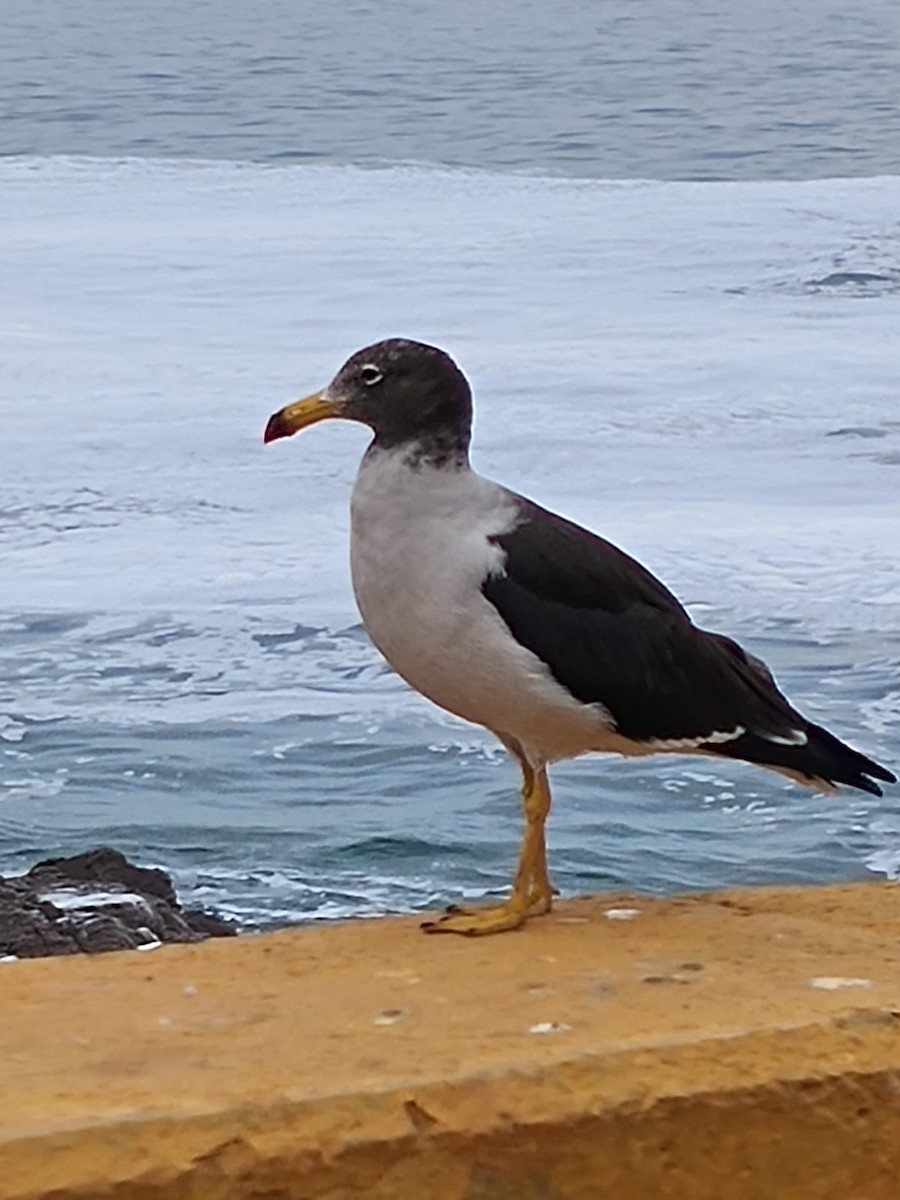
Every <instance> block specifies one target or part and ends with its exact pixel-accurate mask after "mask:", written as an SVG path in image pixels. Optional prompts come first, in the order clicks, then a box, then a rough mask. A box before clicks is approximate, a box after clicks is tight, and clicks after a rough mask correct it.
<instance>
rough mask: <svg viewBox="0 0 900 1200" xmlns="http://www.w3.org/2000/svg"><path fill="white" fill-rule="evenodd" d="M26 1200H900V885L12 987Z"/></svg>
mask: <svg viewBox="0 0 900 1200" xmlns="http://www.w3.org/2000/svg"><path fill="white" fill-rule="evenodd" d="M0 1011H2V1014H3V1020H2V1022H0V1061H2V1064H3V1070H2V1072H0V1197H2V1198H3V1200H26V1198H27V1200H38V1198H41V1200H48V1198H50V1197H52V1198H53V1200H76V1198H78V1200H85V1198H87V1197H91V1198H93V1197H96V1198H101V1197H103V1198H109V1200H170V1198H171V1200H245V1198H251V1197H252V1198H253V1200H350V1198H351V1197H352V1198H354V1200H359V1198H363V1197H364V1198H366V1200H407V1198H409V1200H594V1198H597V1200H601V1198H602V1200H651V1198H652V1200H707V1198H708V1200H782V1198H783V1200H807V1198H810V1200H811V1198H815V1200H896V1198H897V1197H898V1196H900V889H897V888H894V887H892V886H889V885H879V884H869V885H856V886H847V887H833V888H818V889H816V888H811V889H777V890H775V889H764V890H759V891H749V892H734V893H719V894H715V895H709V896H700V897H681V898H675V899H668V900H651V899H648V898H646V897H642V896H622V895H617V896H601V897H596V898H592V899H587V900H581V901H573V902H568V903H565V904H561V905H560V906H559V910H558V912H556V913H554V914H553V915H551V916H548V917H546V918H542V919H540V920H538V919H536V920H533V921H531V922H529V924H528V925H527V926H526V928H525V929H523V930H522V931H520V932H518V933H514V934H505V935H500V936H498V937H493V938H486V939H479V940H465V939H458V938H452V937H446V938H434V937H432V938H428V937H424V936H422V935H421V934H420V933H419V931H418V929H417V922H416V921H415V920H413V919H411V918H402V919H389V920H379V921H357V922H350V923H347V924H341V925H330V926H323V925H318V926H315V927H307V928H304V929H296V930H288V931H284V932H280V933H275V934H270V935H265V936H258V937H245V938H239V939H234V940H227V941H211V942H206V943H204V944H202V945H188V946H165V947H161V948H159V949H158V950H156V951H154V952H153V953H152V954H147V953H139V952H125V953H121V954H115V955H104V956H102V957H98V958H88V957H77V958H67V959H58V960H53V959H47V960H32V961H27V962H26V961H20V962H13V963H8V964H0Z"/></svg>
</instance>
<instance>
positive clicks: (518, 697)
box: [350, 451, 609, 761]
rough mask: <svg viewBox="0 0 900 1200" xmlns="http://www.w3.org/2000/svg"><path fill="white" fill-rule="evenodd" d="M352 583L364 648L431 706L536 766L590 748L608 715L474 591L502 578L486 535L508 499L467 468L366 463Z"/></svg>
mask: <svg viewBox="0 0 900 1200" xmlns="http://www.w3.org/2000/svg"><path fill="white" fill-rule="evenodd" d="M351 515H352V532H351V549H350V561H351V571H352V576H353V588H354V592H355V595H356V601H357V604H358V605H359V610H360V613H361V614H362V618H363V622H364V623H365V626H366V629H367V631H368V633H369V636H370V637H371V639H372V641H373V642H374V643H375V645H376V646H377V647H378V649H379V650H380V651H381V653H382V654H383V655H384V657H385V658H386V659H387V661H388V662H389V663H390V665H391V666H392V667H393V668H394V670H395V671H396V672H397V674H398V675H400V676H402V677H403V678H404V679H405V680H406V681H407V683H409V684H410V685H411V686H412V687H414V688H415V689H416V690H417V691H419V692H421V693H422V694H423V695H425V696H427V697H428V698H429V699H430V700H432V701H434V703H436V704H438V705H440V706H441V707H442V708H445V709H448V710H449V711H450V712H452V713H455V714H457V715H458V716H460V717H463V718H465V719H466V720H469V721H473V722H475V723H477V724H480V725H484V726H486V727H487V728H489V729H491V730H493V731H494V732H495V733H496V734H497V735H498V736H500V737H502V738H504V740H507V741H511V740H515V741H516V742H518V743H520V745H521V746H522V748H523V749H524V750H525V752H526V753H527V754H528V756H529V757H530V758H532V759H533V760H546V761H549V760H552V759H556V758H566V757H570V756H572V755H575V754H580V753H583V752H584V751H585V750H588V749H599V748H600V745H599V743H600V741H601V740H602V734H603V732H604V730H608V729H609V720H608V717H606V716H605V714H604V713H603V710H602V709H601V708H599V707H598V708H592V707H586V706H585V705H582V704H579V703H578V702H577V701H575V700H574V699H573V698H572V697H571V696H570V694H569V693H568V692H567V691H566V690H565V689H564V688H562V687H561V686H560V685H559V684H558V683H557V682H556V681H555V680H554V679H553V677H552V676H551V675H550V673H549V671H548V670H547V668H546V667H545V666H544V664H543V663H542V662H541V661H540V659H538V658H537V657H536V656H535V655H534V654H532V653H531V652H530V651H529V650H527V649H525V648H524V647H523V646H520V645H519V643H518V642H516V641H515V639H514V638H513V637H512V634H511V633H510V632H509V630H508V628H507V626H506V624H505V623H504V621H503V619H502V618H501V616H500V615H499V613H498V612H497V610H496V609H495V608H494V606H493V605H492V604H491V603H490V601H488V600H487V599H486V598H485V596H484V595H483V593H482V591H481V584H482V582H483V580H484V579H485V577H486V576H487V575H488V573H489V572H490V571H502V570H503V562H504V555H503V551H502V550H501V549H500V548H499V547H498V546H496V545H495V544H493V543H492V542H490V541H489V540H488V539H489V537H490V535H492V534H499V533H504V532H507V531H508V530H509V529H510V528H511V527H512V525H513V524H514V522H515V519H516V506H515V500H514V498H513V497H512V496H511V495H510V494H509V493H508V492H506V491H505V490H504V489H503V488H501V487H499V486H498V485H497V484H494V483H491V482H490V481H488V480H485V479H483V478H481V477H480V476H478V475H476V474H475V473H474V472H473V471H469V470H466V471H448V470H446V469H439V468H434V467H428V466H424V467H419V468H415V469H414V468H411V467H410V466H408V465H407V464H406V463H405V462H404V461H403V460H402V458H400V456H398V455H392V454H390V453H389V452H375V453H373V452H371V451H370V453H369V454H368V455H367V456H366V458H365V459H364V460H363V463H362V465H361V467H360V472H359V475H358V477H357V481H356V486H355V487H354V491H353V499H352V503H351Z"/></svg>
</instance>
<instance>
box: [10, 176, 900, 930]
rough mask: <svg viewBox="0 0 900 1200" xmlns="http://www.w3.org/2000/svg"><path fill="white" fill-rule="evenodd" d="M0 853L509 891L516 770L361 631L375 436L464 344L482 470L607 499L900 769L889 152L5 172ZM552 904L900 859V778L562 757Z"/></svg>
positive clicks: (277, 918)
mask: <svg viewBox="0 0 900 1200" xmlns="http://www.w3.org/2000/svg"><path fill="white" fill-rule="evenodd" d="M0 197H2V200H0V221H2V227H0V233H2V241H3V259H4V269H3V271H2V273H0V355H2V360H3V363H4V370H3V387H2V392H0V417H2V441H0V563H2V567H0V569H2V584H0V589H2V590H0V601H2V603H0V871H3V870H7V871H9V870H14V869H16V868H17V867H21V866H25V865H26V864H28V863H29V862H31V861H33V860H34V859H35V858H36V857H38V856H42V855H46V854H49V853H57V852H67V851H74V850H75V849H78V848H83V847H85V846H87V845H92V844H96V843H98V842H108V843H111V844H113V845H115V846H117V847H119V848H121V849H122V850H124V851H125V852H126V853H129V854H131V855H133V856H134V857H136V858H137V859H139V860H140V861H142V862H144V863H155V864H159V865H162V866H164V867H165V868H167V869H169V870H171V871H173V872H174V874H175V876H176V880H177V882H178V884H179V887H180V888H181V890H182V893H183V894H184V895H185V897H186V898H187V899H188V900H191V901H201V902H204V903H208V904H213V905H215V906H216V907H218V908H219V909H221V910H222V911H224V912H227V913H232V914H234V915H235V916H237V917H238V918H240V919H241V920H243V921H245V922H247V923H249V924H254V923H256V924H266V923H271V922H281V921H287V920H297V919H304V918H310V917H320V918H321V917H333V916H341V915H346V914H349V913H375V912H381V911H385V910H408V909H421V908H425V907H427V906H429V905H433V904H436V903H441V902H446V901H448V900H452V899H459V898H461V897H473V896H481V895H489V894H491V895H492V894H497V893H499V892H500V891H502V889H503V888H504V887H505V886H506V884H507V883H508V881H509V878H510V876H511V872H512V869H513V864H514V860H515V855H516V851H517V847H518V840H519V835H520V817H519V812H518V799H517V794H516V789H517V779H516V772H515V770H514V769H513V767H512V766H511V765H510V764H509V763H508V762H507V761H506V759H505V756H504V755H503V753H502V752H501V751H499V749H498V747H496V746H495V745H494V744H493V742H492V740H491V739H490V737H489V736H488V735H487V734H485V733H483V732H482V731H481V730H479V729H476V728H472V727H470V726H467V725H465V724H463V723H461V722H459V721H456V720H455V719H453V718H451V717H449V716H448V715H446V714H444V713H442V712H440V711H438V710H437V709H435V708H433V707H431V706H430V705H429V704H428V703H427V702H426V701H424V700H422V699H421V698H419V697H418V696H416V695H414V694H412V693H410V691H409V690H408V689H407V688H406V687H405V686H404V685H402V684H401V683H400V682H399V681H398V680H397V679H396V678H395V677H394V676H393V675H392V674H391V673H390V671H389V670H388V669H387V668H386V667H385V665H384V664H383V662H382V661H381V660H380V658H379V656H378V655H377V653H376V652H375V651H374V650H373V649H372V647H371V646H370V645H369V643H368V642H367V640H366V637H365V635H364V633H363V631H362V629H361V628H360V625H359V622H358V617H357V615H356V613H355V610H354V607H353V601H352V596H351V592H350V584H349V576H348V569H347V525H348V513H347V501H348V494H349V490H350V487H351V484H352V479H353V475H354V472H355V469H356V465H357V462H358V460H359V457H360V454H361V453H362V451H363V449H364V446H365V442H366V436H365V432H364V431H363V430H362V429H360V428H358V427H352V426H343V425H340V424H334V425H328V426H321V427H317V428H316V429H313V430H310V431H308V432H307V433H305V434H304V435H302V436H301V437H298V438H296V439H292V440H290V441H288V442H284V443H277V444H275V445H273V446H269V447H263V445H262V441H261V433H262V428H263V426H264V424H265V420H266V418H267V417H268V415H269V413H270V412H271V411H273V410H274V409H276V408H278V407H280V406H281V405H282V404H283V403H285V402H286V401H287V400H288V399H290V398H292V397H293V396H295V395H298V394H300V393H303V392H306V391H309V390H311V389H313V388H315V387H317V386H320V385H322V384H323V383H325V382H326V381H327V380H328V379H329V378H330V376H331V374H332V373H333V371H334V370H335V369H336V368H337V367H338V366H339V365H340V363H341V361H342V360H343V358H344V357H345V356H346V355H347V354H348V353H349V352H351V351H352V350H354V349H356V348H357V347H359V346H360V345H363V344H365V343H366V342H368V341H371V340H374V339H376V338H380V337H382V336H387V335H392V334H401V335H407V336H415V337H418V338H422V339H424V340H433V341H436V342H438V343H440V344H442V345H444V346H445V347H446V348H447V349H448V350H450V351H451V352H452V353H453V354H454V355H455V356H456V357H457V359H458V360H459V362H460V363H461V364H462V366H463V367H464V369H465V370H466V372H467V373H468V375H469V377H470V379H471V380H472V383H473V385H474V388H475V394H476V403H477V420H476V434H475V462H476V465H477V467H478V468H479V469H480V470H481V471H482V472H484V473H486V474H489V475H491V476H493V477H495V478H498V479H500V480H502V481H503V482H506V483H508V484H510V485H511V486H513V487H516V488H517V489H519V490H521V491H523V492H525V493H526V494H527V495H530V496H532V497H534V498H536V499H538V500H540V501H541V502H543V503H545V504H547V505H550V506H553V507H556V508H558V509H560V510H562V511H564V512H566V513H567V514H568V515H570V516H571V517H573V518H575V519H577V520H580V521H582V522H585V523H587V524H589V525H590V526H591V527H593V528H595V529H597V530H598V531H600V532H602V533H603V534H604V535H606V536H607V537H610V538H612V539H613V540H615V541H617V542H618V543H620V544H621V545H623V546H624V547H626V548H627V549H628V550H629V551H631V552H632V553H634V554H635V555H636V556H638V557H639V558H640V559H642V560H643V561H644V562H646V563H647V564H648V565H649V566H650V567H651V568H652V569H654V570H655V571H656V572H657V573H658V574H660V575H661V576H662V578H664V579H665V580H666V582H667V583H668V584H669V585H670V586H671V587H672V588H673V589H674V590H675V591H676V593H677V594H678V595H679V596H680V597H681V598H682V599H683V600H684V601H685V602H686V603H687V604H688V606H689V607H690V609H691V611H692V612H693V613H694V615H695V616H696V618H697V620H698V621H700V622H701V623H702V624H704V625H706V626H708V627H711V628H715V629H721V630H723V631H725V632H728V633H730V634H731V635H732V636H735V637H737V638H738V639H740V640H741V641H742V642H743V643H744V644H745V645H746V646H747V647H748V648H749V649H751V650H753V651H754V652H755V653H757V654H759V655H761V656H763V657H765V658H766V659H767V660H768V661H769V663H770V664H771V666H772V667H773V669H774V670H775V672H776V674H777V676H778V678H779V680H780V682H781V683H782V685H783V686H784V687H785V688H786V690H787V691H788V692H789V694H790V695H791V696H792V698H793V699H794V700H795V702H796V703H797V704H798V705H799V706H800V707H801V708H802V709H803V710H804V711H805V712H806V713H808V715H810V716H811V717H813V718H814V719H816V720H819V721H821V722H824V723H825V724H827V725H829V726H830V727H832V728H833V729H834V730H835V731H836V732H838V733H840V734H841V735H842V736H844V737H846V738H847V739H849V740H850V741H851V742H853V743H854V744H856V745H858V746H859V747H860V748H861V749H864V750H865V751H866V752H868V753H870V754H873V755H875V756H876V757H878V758H880V759H881V760H882V761H884V762H886V763H887V764H890V765H893V766H894V767H896V766H897V765H898V762H900V753H898V745H900V737H898V735H900V505H898V494H900V408H898V403H897V380H896V331H897V329H898V328H900V253H898V250H900V220H898V213H900V179H898V178H894V177H889V176H885V177H879V178H860V179H855V180H840V179H831V180H811V181H762V182H719V183H715V182H697V183H690V182H666V181H662V182H652V181H601V180H586V179H578V178H539V177H525V176H520V175H510V174H504V173H502V172H488V171H473V170H463V169H451V168H444V167H438V166H431V167H428V166H418V167H410V166H396V167H392V168H382V169H366V168H363V167H360V166H348V165H340V164H289V165H280V166H278V165H271V164H252V163H234V162H231V163H228V162H198V161H185V160H182V161H161V160H152V159H140V158H115V157H106V158H87V157H84V156H75V157H59V156H56V157H35V156H22V157H12V158H8V159H6V160H5V161H2V162H0ZM553 780H554V784H555V798H556V799H555V808H554V812H553V815H552V819H551V823H550V829H549V840H550V847H551V861H552V867H553V872H554V876H555V879H556V881H557V883H558V884H559V886H560V887H561V888H562V890H563V892H564V893H573V892H580V891H585V890H596V889H600V888H610V887H613V888H615V887H620V886H627V887H636V888H642V889H647V890H649V891H669V890H673V889H684V888H705V887H712V886H719V885H730V884H734V885H738V884H746V883H762V882H780V881H806V880H823V881H824V880H842V879H857V878H864V877H868V876H869V875H871V874H872V873H874V874H876V875H881V876H885V875H888V876H893V875H896V874H897V873H898V870H900V806H898V800H897V795H896V791H895V792H894V793H893V795H891V794H889V795H888V796H887V797H885V798H884V799H882V800H879V799H877V798H875V797H871V796H867V795H859V794H845V795H842V796H837V797H822V796H818V795H815V794H812V793H809V792H806V791H803V790H800V789H798V788H796V787H793V786H792V785H790V784H789V783H788V782H787V781H785V780H783V779H782V778H781V777H779V776H776V775H770V774H767V773H765V772H762V771H758V770H754V769H752V768H749V767H746V768H745V767H743V766H741V765H738V764H728V763H723V764H721V765H719V764H717V763H714V762H710V761H709V760H703V759H691V758H684V757H678V758H675V757H672V758H662V757H660V758H654V759H645V760H637V761H628V762H626V761H621V760H611V759H609V760H606V759H601V758H597V757H595V758H590V759H584V760H581V761H579V762H576V763H569V764H561V765H560V766H558V767H557V768H556V769H555V770H554V772H553Z"/></svg>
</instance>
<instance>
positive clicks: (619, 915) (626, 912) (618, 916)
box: [605, 908, 641, 921]
mask: <svg viewBox="0 0 900 1200" xmlns="http://www.w3.org/2000/svg"><path fill="white" fill-rule="evenodd" d="M640 915H641V910H640V909H639V908H608V909H607V910H606V913H605V916H606V919H607V921H633V920H634V918H635V917H639V916H640Z"/></svg>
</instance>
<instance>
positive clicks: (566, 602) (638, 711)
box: [482, 500, 894, 795]
mask: <svg viewBox="0 0 900 1200" xmlns="http://www.w3.org/2000/svg"><path fill="white" fill-rule="evenodd" d="M519 503H520V505H521V520H520V522H519V524H518V525H517V526H516V528H515V529H513V530H512V531H511V532H510V533H506V534H502V535H500V536H497V537H495V538H493V539H492V540H493V541H494V542H495V544H496V545H498V546H499V547H501V548H502V549H503V551H504V552H505V554H506V569H505V573H504V574H495V575H490V576H489V577H488V578H487V579H486V580H485V581H484V583H483V585H482V590H483V592H484V594H485V596H486V597H487V599H488V600H490V602H491V603H492V604H493V605H494V607H495V608H496V609H497V611H498V612H499V613H500V615H501V616H502V618H503V620H504V621H505V622H506V625H507V626H508V628H509V630H510V632H511V633H512V635H513V636H514V637H515V638H516V640H517V641H518V642H520V643H521V644H522V645H524V646H527V647H528V649H529V650H531V651H532V652H533V653H534V654H536V655H537V656H538V657H539V658H540V659H542V660H543V662H545V663H546V664H547V667H548V668H549V670H550V671H551V673H552V674H553V676H554V678H555V679H556V680H557V681H558V682H559V683H561V684H562V685H563V686H564V687H565V688H567V689H568V691H569V692H570V693H571V694H572V695H573V696H574V697H575V698H576V699H578V700H580V701H582V702H583V703H585V704H590V703H600V704H602V705H604V707H605V708H606V709H607V710H608V711H609V713H610V715H611V716H612V719H613V720H614V721H615V723H616V730H617V732H618V733H619V734H621V735H622V736H623V737H625V738H629V739H631V740H633V741H635V742H638V743H641V742H645V743H646V742H656V741H660V742H678V741H682V742H687V741H694V742H696V744H697V745H696V748H697V749H698V750H708V751H710V752H712V753H716V754H721V755H725V756H727V757H731V758H741V759H745V760H747V761H749V762H755V763H759V764H761V765H763V766H770V767H775V768H781V769H783V770H789V771H794V772H797V773H799V774H800V775H802V776H804V777H806V778H809V779H824V780H825V781H827V782H833V783H847V784H851V785H852V786H853V787H858V788H861V789H863V790H865V791H869V792H874V793H876V794H879V795H880V789H879V788H878V786H877V785H876V784H874V783H873V782H872V781H871V780H870V779H868V778H866V776H867V775H874V776H875V777H876V778H878V779H883V780H886V781H890V782H893V781H894V776H893V775H892V774H891V773H890V772H889V771H887V770H885V768H884V767H880V766H879V765H878V764H877V763H875V762H872V760H871V759H868V758H866V757H865V756H864V755H862V754H858V753H857V752H856V751H855V750H852V749H851V748H850V747H849V746H845V745H844V744H843V743H842V742H840V741H838V739H837V738H835V737H833V736H832V735H831V734H830V733H828V732H827V731H826V730H824V729H822V728H821V727H820V726H817V725H813V724H812V723H811V722H809V721H807V720H806V719H805V718H804V717H802V716H801V715H800V713H798V712H797V711H796V710H795V709H794V708H793V707H792V706H791V704H790V703H789V702H788V700H787V699H786V698H785V697H784V696H783V695H782V694H781V692H780V691H779V690H778V687H777V685H776V683H775V680H774V679H773V677H772V674H771V672H770V671H769V670H768V668H767V667H766V666H765V664H764V663H762V662H760V661H759V660H758V659H756V658H754V657H752V656H751V655H749V654H747V653H745V651H744V650H742V649H741V647H740V646H739V645H738V644H737V643H736V642H733V641H732V640H731V639H730V638H727V637H723V636H722V635H721V634H717V633H709V632H707V631H705V630H702V629H698V628H697V627H696V626H695V625H694V624H693V623H692V621H691V619H690V617H689V616H688V614H687V612H686V611H685V609H684V608H683V607H682V605H681V604H680V603H679V602H678V600H676V598H675V597H674V596H673V595H672V593H671V592H670V591H669V590H668V589H667V588H666V587H664V586H663V584H661V583H660V582H659V580H657V579H656V578H655V577H654V576H653V575H651V573H650V572H649V571H648V570H646V568H644V567H642V566H641V565H640V563H638V562H636V561H635V560H634V559H632V558H630V557H629V556H628V555H627V554H625V553H624V552H623V551H621V550H619V549H618V548H617V547H615V546H613V545H612V544H611V543H610V542H607V541H605V540H604V539H603V538H600V537H597V536H596V535H594V534H592V533H590V532H589V531H588V530H586V529H582V528H581V527H580V526H578V525H574V524H572V522H570V521H566V520H565V519H564V518H562V517H559V516H557V515H556V514H554V513H551V512H548V511H547V510H546V509H543V508H541V507H539V506H538V505H536V504H533V503H532V502H531V501H528V500H520V501H519ZM735 730H743V732H742V733H740V734H739V735H736V736H732V737H730V738H729V740H719V739H717V737H716V735H722V739H724V737H726V736H727V735H734V732H735ZM707 739H709V740H708V741H707Z"/></svg>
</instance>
